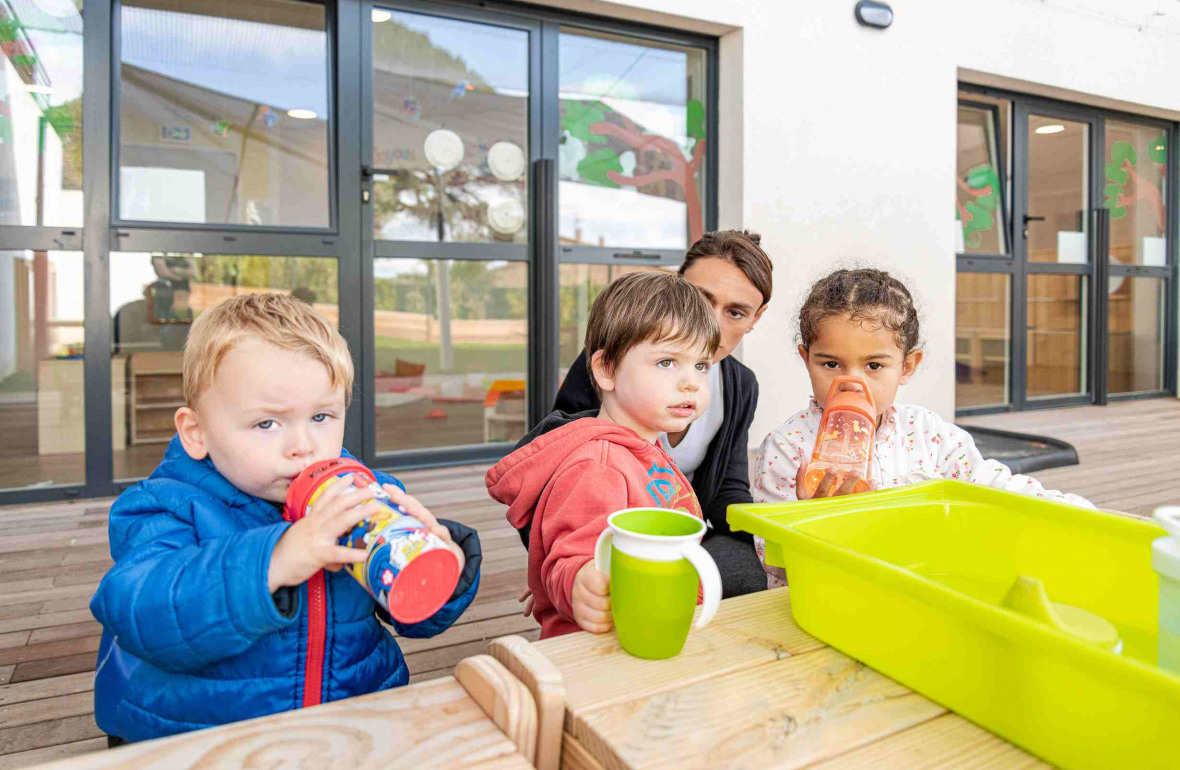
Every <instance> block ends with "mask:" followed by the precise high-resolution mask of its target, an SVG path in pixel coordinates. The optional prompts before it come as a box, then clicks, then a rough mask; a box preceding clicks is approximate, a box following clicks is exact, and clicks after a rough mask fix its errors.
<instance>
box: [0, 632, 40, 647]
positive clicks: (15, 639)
mask: <svg viewBox="0 0 1180 770" xmlns="http://www.w3.org/2000/svg"><path fill="white" fill-rule="evenodd" d="M30 633H32V632H31V631H12V632H11V633H7V634H0V650H6V649H10V648H13V647H24V646H25V643H26V642H28V641H29V634H30Z"/></svg>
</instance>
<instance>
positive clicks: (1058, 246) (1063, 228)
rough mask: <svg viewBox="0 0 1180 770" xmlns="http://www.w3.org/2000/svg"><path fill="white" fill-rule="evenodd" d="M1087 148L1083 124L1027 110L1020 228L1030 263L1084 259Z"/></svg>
mask: <svg viewBox="0 0 1180 770" xmlns="http://www.w3.org/2000/svg"><path fill="white" fill-rule="evenodd" d="M1089 151H1090V126H1089V125H1088V124H1086V123H1078V122H1074V121H1071V120H1060V119H1058V118H1053V117H1045V116H1043V115H1029V118H1028V221H1027V222H1025V228H1026V230H1027V232H1028V260H1029V261H1030V262H1063V263H1070V264H1083V263H1085V262H1088V261H1090V256H1089V249H1088V246H1087V241H1086V234H1087V231H1088V230H1089V222H1088V219H1089V217H1088V216H1087V212H1088V210H1089V202H1088V201H1089V193H1088V187H1089V177H1088V175H1087V174H1088V169H1089V167H1090V164H1089V161H1088V153H1089ZM1018 224H1019V223H1018Z"/></svg>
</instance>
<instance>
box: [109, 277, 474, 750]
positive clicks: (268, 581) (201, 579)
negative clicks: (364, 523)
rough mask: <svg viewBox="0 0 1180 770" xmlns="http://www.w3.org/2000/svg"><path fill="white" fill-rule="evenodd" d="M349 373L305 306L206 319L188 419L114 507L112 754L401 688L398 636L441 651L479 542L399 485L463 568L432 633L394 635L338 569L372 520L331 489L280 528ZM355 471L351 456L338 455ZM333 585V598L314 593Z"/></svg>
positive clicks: (194, 345)
mask: <svg viewBox="0 0 1180 770" xmlns="http://www.w3.org/2000/svg"><path fill="white" fill-rule="evenodd" d="M352 378H353V369H352V358H351V356H350V355H349V352H348V346H347V345H346V344H345V342H344V339H343V338H342V337H341V336H340V334H339V333H338V332H337V331H336V329H335V328H334V327H333V326H332V325H331V324H330V323H328V321H327V320H326V319H325V318H324V317H323V316H321V315H320V314H319V313H317V312H316V311H315V310H314V309H313V308H312V307H311V306H310V305H308V304H305V303H303V302H302V301H300V300H297V299H294V298H292V297H289V296H286V295H282V294H252V295H245V296H239V297H234V298H232V299H229V300H226V301H225V302H222V303H220V304H218V305H217V306H215V307H213V308H211V309H210V310H208V311H206V312H205V313H203V314H202V315H201V316H200V317H199V318H198V319H197V320H196V322H195V323H194V324H193V326H192V330H191V332H190V333H189V337H188V341H187V343H186V344H185V350H184V397H185V402H186V404H187V405H186V406H184V407H182V408H180V409H178V410H177V412H176V420H175V421H176V433H177V435H176V436H175V437H173V439H172V441H171V443H170V444H169V445H168V449H167V451H166V453H165V455H164V460H163V462H161V463H160V465H159V467H157V468H156V470H155V471H154V472H153V473H152V475H151V476H150V477H149V478H148V479H147V480H145V481H142V482H140V483H139V484H137V485H136V486H134V487H132V488H131V489H129V490H127V491H126V492H124V493H123V494H122V495H121V496H120V497H119V499H118V500H117V501H116V502H115V504H114V506H112V508H111V513H110V542H111V555H112V557H113V558H114V560H115V565H114V566H113V567H112V568H111V569H110V571H109V572H107V574H106V576H105V577H103V580H102V583H101V585H99V587H98V593H97V594H95V596H94V599H93V601H91V603H90V609H91V611H92V612H93V613H94V616H95V617H96V618H97V619H98V621H99V622H100V623H102V626H103V636H102V642H101V645H100V647H99V652H98V670H97V674H96V678H95V686H94V700H95V719H96V720H97V722H98V726H99V727H100V728H102V729H103V730H104V731H105V732H106V733H107V734H108V735H109V736H111V742H112V743H118V742H121V741H140V740H145V739H148V738H159V737H161V736H165V735H171V734H174V733H181V732H185V731H188V730H198V729H201V728H203V727H210V726H213V725H219V724H224V723H227V722H233V721H237V720H241V719H250V718H252V717H258V716H263V715H265V714H272V713H275V712H279V711H286V710H288V709H296V708H300V707H303V706H311V705H315V704H317V703H321V702H327V701H333V700H339V699H341V698H348V697H352V696H354V695H362V694H365V693H370V692H374V691H376V690H382V689H385V688H389V687H397V686H399V685H403V684H405V683H406V682H407V681H408V679H409V671H408V670H407V668H406V663H405V660H404V659H403V658H402V654H401V650H400V649H399V648H398V646H397V643H396V642H395V641H394V639H393V636H392V635H391V634H390V633H389V632H388V631H387V630H386V629H385V628H384V627H383V626H382V625H381V623H380V622H379V620H378V618H381V620H384V621H385V622H386V623H391V624H392V625H393V627H394V628H396V629H397V632H398V634H400V635H401V636H406V637H428V636H434V635H435V634H438V633H440V632H442V631H443V630H445V629H446V628H448V627H449V626H450V625H451V624H452V623H454V622H455V620H456V619H457V618H458V617H459V615H460V614H462V612H463V610H465V609H466V608H467V606H468V605H469V604H471V600H472V599H473V598H474V596H475V592H476V590H477V588H478V585H479V564H480V559H481V557H480V548H479V538H478V536H477V535H476V533H475V532H474V530H471V529H468V528H467V527H464V526H462V525H459V524H456V523H454V522H445V521H437V520H436V519H435V518H434V516H432V515H431V513H430V512H429V511H428V510H426V508H424V507H423V506H422V504H421V503H419V502H418V501H417V500H415V499H414V498H412V497H410V496H409V495H407V494H406V493H405V491H404V489H403V488H402V486H401V484H400V482H398V481H397V480H396V479H394V478H393V477H391V476H386V475H384V474H378V476H379V480H380V481H381V482H382V484H383V486H384V488H385V490H386V491H387V492H388V493H389V495H390V497H391V498H392V499H393V501H394V502H396V503H398V504H400V505H401V506H402V507H403V508H404V509H405V510H406V511H407V512H408V513H409V514H411V515H412V516H414V517H415V518H417V519H419V520H421V521H422V522H423V523H424V524H426V526H427V527H428V528H429V529H430V530H431V531H432V532H434V534H436V535H438V536H439V537H440V538H442V539H443V540H444V541H445V542H446V543H447V544H448V545H449V546H450V547H451V548H452V549H453V550H454V551H455V553H456V554H457V555H458V556H459V558H460V563H461V564H462V565H463V571H462V576H461V577H460V580H459V585H458V586H457V587H456V588H455V591H454V593H453V594H452V596H451V599H450V601H449V602H448V603H447V604H446V605H445V606H444V607H443V608H442V609H441V610H439V611H438V612H437V613H436V614H435V615H434V616H433V617H431V618H429V619H427V620H425V621H423V622H421V623H416V624H413V625H405V624H400V623H397V622H394V621H392V619H391V618H389V616H388V615H387V614H386V613H385V611H384V609H383V608H381V607H380V606H379V605H378V604H377V603H376V602H374V601H373V599H372V598H371V597H370V596H369V594H367V593H366V592H365V590H364V589H363V588H362V587H361V586H360V585H359V584H358V583H357V582H356V581H354V580H353V579H352V578H351V577H349V576H348V575H347V574H346V573H345V572H343V571H341V570H340V567H341V565H343V564H348V563H353V562H357V561H362V560H363V559H364V556H365V554H364V551H361V550H354V549H351V548H346V547H343V546H340V545H338V543H337V541H338V539H339V537H340V536H341V535H343V534H344V533H346V532H348V531H349V530H350V529H351V528H352V527H353V526H354V525H355V524H356V523H357V522H358V521H360V520H361V519H364V518H366V517H367V516H369V515H370V514H372V513H373V512H374V510H375V508H374V505H375V504H374V503H373V501H372V492H371V491H368V490H363V489H360V488H357V487H355V486H353V485H351V484H333V485H332V486H331V487H329V488H328V489H327V490H326V491H325V492H324V494H323V496H322V497H321V498H320V500H319V501H317V503H316V504H315V505H314V506H313V507H312V508H311V509H310V510H309V511H308V513H307V515H306V516H305V517H304V518H302V519H300V520H299V521H297V522H295V523H294V524H290V523H287V522H285V521H284V520H283V516H282V503H283V500H284V499H285V496H286V493H287V487H288V486H289V485H290V483H291V481H292V480H293V479H294V478H295V477H296V476H297V475H299V473H300V471H302V470H303V469H304V468H306V467H307V466H309V465H311V464H312V463H315V462H317V461H320V460H325V459H330V458H335V457H340V456H341V455H342V453H343V448H342V443H343V440H344V414H345V409H346V406H347V402H348V396H349V393H350V392H351V388H352ZM344 454H346V453H344ZM320 570H327V573H326V575H325V577H326V579H325V580H323V581H320V580H313V581H310V582H309V579H310V578H312V577H313V576H315V575H316V574H318V573H319V572H320Z"/></svg>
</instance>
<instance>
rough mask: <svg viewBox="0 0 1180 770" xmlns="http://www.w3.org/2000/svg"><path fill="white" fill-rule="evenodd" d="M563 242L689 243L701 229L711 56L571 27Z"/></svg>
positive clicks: (565, 59)
mask: <svg viewBox="0 0 1180 770" xmlns="http://www.w3.org/2000/svg"><path fill="white" fill-rule="evenodd" d="M559 56H560V58H561V72H560V75H559V85H558V87H559V88H560V91H561V94H560V105H559V110H560V115H561V146H560V148H559V163H558V172H559V182H558V198H559V201H560V215H559V234H560V237H561V242H562V243H567V244H586V245H590V246H614V247H617V246H625V247H640V248H649V249H686V248H688V246H689V245H690V244H691V243H692V242H694V241H696V239H698V238H700V236H701V233H702V232H703V230H704V197H705V196H704V189H705V156H706V153H707V152H709V151H711V150H710V149H709V148H710V145H711V143H712V142H713V137H709V136H706V134H705V131H706V125H707V121H706V120H705V102H706V99H705V52H704V51H703V50H700V49H696V48H682V47H679V46H673V45H664V44H659V43H651V42H647V41H639V40H636V39H633V38H627V37H621V36H618V35H608V34H605V33H596V32H589V31H585V30H575V29H572V28H565V29H563V30H562V32H561V38H560V44H559Z"/></svg>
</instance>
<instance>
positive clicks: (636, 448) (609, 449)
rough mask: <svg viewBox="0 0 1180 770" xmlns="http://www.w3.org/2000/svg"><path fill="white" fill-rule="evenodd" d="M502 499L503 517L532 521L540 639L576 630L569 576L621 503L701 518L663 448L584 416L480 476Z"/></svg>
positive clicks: (532, 583)
mask: <svg viewBox="0 0 1180 770" xmlns="http://www.w3.org/2000/svg"><path fill="white" fill-rule="evenodd" d="M484 483H485V484H487V487H488V492H489V493H491V496H492V497H493V498H494V499H496V500H497V501H499V502H501V503H504V504H505V505H507V506H508V522H509V523H510V524H511V525H512V526H514V527H516V528H517V529H520V528H522V527H524V526H526V525H529V526H530V534H529V575H528V580H529V589H530V590H531V591H532V592H533V598H534V600H535V601H536V605H535V608H534V611H533V616H534V617H535V618H537V620H538V621H539V622H540V623H541V638H542V639H546V638H548V637H551V636H560V635H561V634H568V633H571V632H573V631H578V630H579V628H578V625H577V623H575V622H574V619H573V618H574V613H573V609H572V606H571V596H572V593H573V588H574V576H576V575H577V574H578V570H580V569H581V568H582V566H583V565H584V564H585V563H586V562H588V561H590V560H591V559H593V558H594V544H595V543H596V542H597V540H598V536H599V535H600V534H601V533H602V531H603V530H604V529H606V519H607V516H609V515H610V514H612V513H614V512H615V511H618V510H622V509H624V508H640V507H653V508H674V509H679V510H682V511H685V512H687V513H691V514H692V515H693V516H696V517H697V518H701V508H700V505H699V504H698V503H697V498H696V494H695V493H694V492H693V491H692V485H691V484H689V482H688V479H686V478H685V477H684V474H682V473H681V472H680V469H679V468H677V467H676V464H675V463H674V462H673V461H672V458H670V457H668V455H667V454H665V453H664V451H663V450H662V449H660V448H659V447H658V446H656V445H654V444H652V443H651V442H649V441H645V440H643V439H642V438H640V436H639V435H638V434H637V433H635V431H633V430H631V429H630V428H624V427H623V426H621V425H616V424H614V423H612V422H607V421H605V420H600V419H598V418H597V417H583V418H582V419H578V420H574V421H573V422H570V423H568V424H566V425H564V426H562V427H560V428H557V429H556V430H553V431H550V432H549V433H545V434H543V435H541V436H538V437H537V438H535V439H533V440H532V441H531V442H530V443H529V444H527V445H525V446H523V447H521V448H520V449H518V450H516V451H515V452H513V453H512V454H510V455H508V456H507V457H505V458H504V459H503V460H501V461H500V462H499V463H498V464H497V465H496V466H495V467H494V468H492V469H491V470H489V471H488V473H487V476H486V477H485V478H484Z"/></svg>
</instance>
